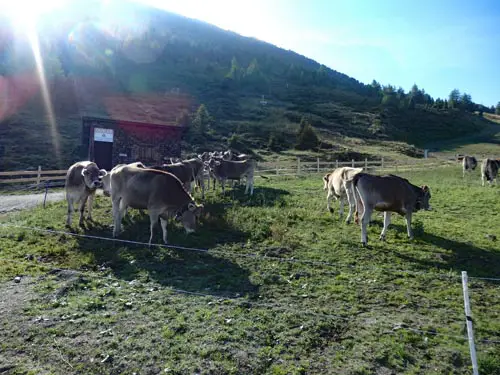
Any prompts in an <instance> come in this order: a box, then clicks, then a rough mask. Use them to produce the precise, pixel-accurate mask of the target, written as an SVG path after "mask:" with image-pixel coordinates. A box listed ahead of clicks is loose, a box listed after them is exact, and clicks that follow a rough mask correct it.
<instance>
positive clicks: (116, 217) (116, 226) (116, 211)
mask: <svg viewBox="0 0 500 375" xmlns="http://www.w3.org/2000/svg"><path fill="white" fill-rule="evenodd" d="M120 204H121V199H120V198H118V199H114V200H113V202H112V206H113V237H117V236H118V235H119V234H120V232H121V226H122V216H121V210H120ZM126 210H127V208H126V207H125V210H124V211H125V212H126Z"/></svg>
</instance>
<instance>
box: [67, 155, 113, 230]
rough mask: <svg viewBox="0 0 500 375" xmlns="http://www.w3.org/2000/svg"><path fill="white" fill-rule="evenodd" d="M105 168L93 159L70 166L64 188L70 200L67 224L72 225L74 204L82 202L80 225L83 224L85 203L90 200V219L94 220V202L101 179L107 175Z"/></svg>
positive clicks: (88, 217)
mask: <svg viewBox="0 0 500 375" xmlns="http://www.w3.org/2000/svg"><path fill="white" fill-rule="evenodd" d="M106 174H107V172H106V170H104V169H99V167H98V166H97V164H96V163H94V162H91V161H79V162H77V163H75V164H73V165H72V166H71V167H69V169H68V172H67V173H66V181H65V184H64V190H65V192H66V200H67V201H68V217H67V219H66V225H68V226H71V216H72V214H73V210H74V207H73V206H74V204H75V203H80V222H79V224H80V225H83V212H84V211H85V203H87V201H88V216H87V219H88V220H92V204H93V202H94V195H95V192H96V189H97V188H98V187H100V186H101V179H102V178H103V177H104V176H106Z"/></svg>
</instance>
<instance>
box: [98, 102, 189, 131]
mask: <svg viewBox="0 0 500 375" xmlns="http://www.w3.org/2000/svg"><path fill="white" fill-rule="evenodd" d="M190 105H191V101H190V99H189V97H188V96H186V95H177V94H167V95H159V94H147V95H134V96H124V95H117V96H108V97H105V98H104V106H105V108H106V111H107V113H108V117H109V118H110V119H112V120H121V121H131V122H142V123H148V124H156V125H170V126H172V125H173V126H175V125H177V124H176V119H177V118H178V116H179V115H180V114H181V113H182V112H183V111H188V112H190V109H191V108H190Z"/></svg>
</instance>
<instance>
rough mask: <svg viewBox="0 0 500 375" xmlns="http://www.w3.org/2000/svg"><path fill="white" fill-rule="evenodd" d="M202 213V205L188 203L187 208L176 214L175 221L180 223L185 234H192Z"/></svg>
mask: <svg viewBox="0 0 500 375" xmlns="http://www.w3.org/2000/svg"><path fill="white" fill-rule="evenodd" d="M202 212H203V205H202V204H196V203H194V202H190V203H188V205H187V207H186V208H185V209H184V210H182V211H179V212H177V215H176V217H175V218H176V220H178V221H180V222H182V225H183V226H184V229H185V230H186V233H187V234H189V233H193V232H194V231H195V230H196V219H197V218H198V217H200V215H201V213H202Z"/></svg>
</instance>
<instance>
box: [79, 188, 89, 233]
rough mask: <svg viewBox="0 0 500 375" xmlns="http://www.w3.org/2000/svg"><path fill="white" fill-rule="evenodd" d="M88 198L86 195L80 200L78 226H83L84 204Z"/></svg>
mask: <svg viewBox="0 0 500 375" xmlns="http://www.w3.org/2000/svg"><path fill="white" fill-rule="evenodd" d="M88 197H89V196H88V195H86V196H85V197H83V198H82V200H81V202H80V221H79V225H80V226H82V225H83V213H84V212H85V204H86V203H87V199H88Z"/></svg>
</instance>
